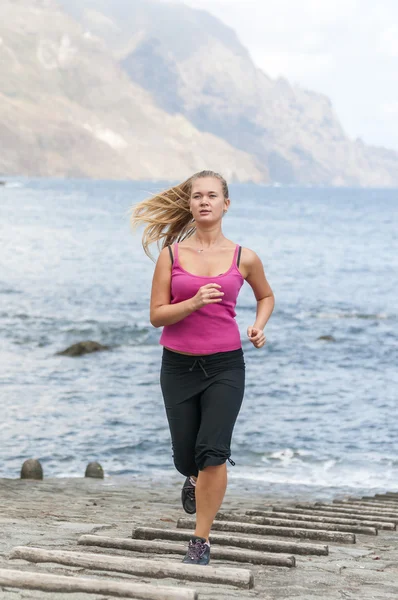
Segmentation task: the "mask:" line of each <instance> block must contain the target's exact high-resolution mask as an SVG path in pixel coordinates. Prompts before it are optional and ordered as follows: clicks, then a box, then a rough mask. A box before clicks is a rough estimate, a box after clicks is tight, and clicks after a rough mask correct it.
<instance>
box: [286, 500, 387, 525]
mask: <svg viewBox="0 0 398 600" xmlns="http://www.w3.org/2000/svg"><path fill="white" fill-rule="evenodd" d="M296 507H297V508H306V509H307V510H308V506H306V505H305V504H296ZM312 509H313V510H317V511H318V510H321V511H322V512H327V513H334V514H341V515H343V514H345V515H348V514H350V515H353V514H355V515H363V516H365V517H366V518H367V519H372V518H374V517H377V518H381V520H383V521H385V520H386V519H388V521H391V522H392V523H398V517H396V516H395V515H392V514H390V513H380V512H378V511H374V510H371V509H370V508H369V509H367V510H361V508H359V507H357V508H356V509H355V507H352V506H350V507H348V506H347V507H346V508H343V507H339V506H329V505H328V504H326V505H318V506H313V507H312Z"/></svg>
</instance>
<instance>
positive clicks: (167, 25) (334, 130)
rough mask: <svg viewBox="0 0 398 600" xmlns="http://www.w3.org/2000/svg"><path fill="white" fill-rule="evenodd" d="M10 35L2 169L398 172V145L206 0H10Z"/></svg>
mask: <svg viewBox="0 0 398 600" xmlns="http://www.w3.org/2000/svg"><path fill="white" fill-rule="evenodd" d="M1 17H3V18H1ZM0 38H1V40H2V43H1V44H0V61H1V63H2V66H3V69H2V73H3V74H4V72H5V69H6V77H5V79H4V77H2V81H1V83H0V91H1V94H2V95H1V99H2V102H1V103H0V141H3V140H5V143H6V144H9V145H10V152H7V153H1V152H0V172H4V173H9V172H13V173H14V172H15V173H16V172H27V170H28V172H31V173H33V172H35V173H37V174H43V175H52V174H55V175H84V176H91V177H130V178H134V179H181V178H182V177H185V176H186V175H187V174H189V173H190V172H193V171H196V170H198V169H201V168H212V169H215V170H220V171H221V172H223V173H224V174H225V175H226V176H227V177H228V178H232V179H235V180H238V181H256V182H265V183H266V182H269V181H277V182H281V183H291V184H315V185H353V186H396V185H398V154H397V153H396V152H393V151H390V150H386V149H383V148H375V147H370V146H366V145H365V144H364V143H363V142H362V141H361V140H355V141H354V140H350V139H349V138H348V137H347V136H346V134H345V133H344V130H343V128H342V127H341V124H340V123H339V120H338V118H337V116H336V115H335V113H334V111H333V107H332V105H331V103H330V101H329V99H328V98H326V97H325V96H323V95H321V94H316V93H314V92H311V91H308V90H304V89H301V88H299V87H297V86H292V85H290V84H289V82H288V81H286V80H285V79H282V78H280V79H276V80H274V79H271V78H270V77H268V76H267V75H266V74H265V73H264V72H262V71H261V70H260V69H258V68H257V67H256V66H255V65H254V63H253V61H252V60H251V57H250V55H249V53H248V51H247V50H246V49H245V48H244V47H243V46H242V44H241V43H240V42H239V39H238V38H237V36H236V34H235V32H234V31H232V30H231V29H230V28H229V27H227V26H225V25H224V24H223V23H222V22H220V21H219V20H218V19H216V18H215V17H213V16H212V15H210V14H209V13H207V12H205V11H201V10H196V9H192V8H190V7H187V6H185V5H183V4H180V3H173V2H165V1H160V0H59V1H58V2H57V3H56V2H55V0H19V1H18V3H16V2H15V1H14V2H12V1H11V0H3V2H2V5H1V8H0ZM11 57H13V58H11ZM15 123H17V126H15V125H14V124H15ZM2 146H3V144H2Z"/></svg>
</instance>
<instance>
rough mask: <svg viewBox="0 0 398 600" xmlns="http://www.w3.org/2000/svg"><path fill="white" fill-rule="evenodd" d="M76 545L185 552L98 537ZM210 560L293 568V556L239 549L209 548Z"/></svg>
mask: <svg viewBox="0 0 398 600" xmlns="http://www.w3.org/2000/svg"><path fill="white" fill-rule="evenodd" d="M78 543H79V544H81V545H84V546H99V547H101V548H118V549H119V550H129V551H132V552H144V553H156V554H160V553H164V554H181V555H184V554H185V553H186V551H187V547H186V544H173V543H170V542H156V541H153V540H133V539H125V538H113V537H106V536H99V535H82V536H81V537H80V538H79V540H78ZM211 559H212V560H213V559H216V560H217V559H220V560H229V561H234V562H242V563H251V564H253V565H273V566H275V567H295V566H296V559H295V557H294V556H289V555H286V556H285V555H282V554H270V553H267V552H258V551H256V550H245V549H239V548H223V547H220V546H214V545H213V544H212V546H211Z"/></svg>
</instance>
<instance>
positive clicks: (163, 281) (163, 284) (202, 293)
mask: <svg viewBox="0 0 398 600" xmlns="http://www.w3.org/2000/svg"><path fill="white" fill-rule="evenodd" d="M220 287H221V286H220V285H218V284H217V283H209V284H208V285H204V286H202V287H201V288H200V289H199V290H198V293H197V294H196V295H195V296H194V297H193V298H189V299H188V300H184V301H183V302H177V303H176V304H170V302H171V294H170V288H171V261H170V254H169V251H168V249H167V248H163V250H162V251H161V253H160V254H159V258H158V261H157V263H156V267H155V272H154V274H153V280H152V291H151V308H150V321H151V324H152V325H153V326H154V327H163V326H164V325H173V324H174V323H178V322H179V321H182V319H185V317H187V316H188V315H190V314H192V313H193V312H195V311H196V310H198V309H199V308H201V307H202V306H205V305H206V304H215V303H217V302H221V300H222V296H223V295H224V294H223V293H222V292H220V291H219V288H220Z"/></svg>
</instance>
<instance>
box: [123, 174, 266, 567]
mask: <svg viewBox="0 0 398 600" xmlns="http://www.w3.org/2000/svg"><path fill="white" fill-rule="evenodd" d="M230 204H231V203H230V199H229V193H228V186H227V183H226V181H225V179H224V178H223V177H222V176H221V175H219V174H218V173H214V172H213V171H202V172H200V173H196V174H195V175H193V176H192V177H190V178H189V179H188V180H187V181H185V182H184V183H183V184H181V185H179V186H176V187H173V188H171V189H169V190H167V191H165V192H163V193H161V194H158V195H155V196H154V197H153V198H150V199H149V200H145V201H143V202H141V203H139V204H138V205H137V206H136V207H135V208H134V209H133V215H132V223H133V225H137V224H139V223H146V224H147V225H146V228H145V230H144V234H143V247H144V250H145V252H146V254H148V256H150V253H149V249H148V247H149V244H151V243H152V242H158V244H159V243H160V242H162V247H163V249H162V251H161V252H160V255H159V258H158V261H157V264H156V268H155V272H154V276H153V282H152V293H151V306H150V320H151V323H152V325H153V326H154V327H163V332H162V335H161V338H160V343H161V344H162V345H163V347H164V348H163V358H162V366H161V376H160V383H161V388H162V394H163V398H164V403H165V408H166V414H167V419H168V422H169V427H170V433H171V439H172V446H173V458H174V463H175V466H176V468H177V470H178V471H179V472H180V473H181V474H182V475H184V476H185V477H186V479H185V482H184V485H183V488H182V492H181V498H182V504H183V508H184V510H185V511H186V512H188V513H189V514H193V513H195V512H196V513H197V514H196V529H195V533H194V535H193V536H192V539H191V540H190V542H189V545H188V551H187V554H186V556H185V558H184V560H183V562H185V563H191V564H208V563H209V560H210V543H209V534H210V529H211V526H212V524H213V520H214V518H215V516H216V514H217V511H218V510H219V508H220V506H221V503H222V501H223V498H224V494H225V491H226V487H227V468H226V461H227V460H229V461H230V462H231V464H235V463H233V461H231V460H230V455H231V450H230V443H231V437H232V432H233V428H234V425H235V422H236V419H237V416H238V413H239V410H240V407H241V404H242V400H243V393H244V384H245V364H244V359H243V351H242V344H241V338H240V334H239V329H238V326H237V323H236V321H235V305H236V301H237V297H238V293H239V290H240V288H241V286H242V284H243V282H244V280H246V281H247V282H248V283H249V285H250V286H251V287H252V289H253V292H254V296H255V298H256V300H257V314H256V319H255V321H254V324H253V325H250V326H249V327H248V329H247V335H248V337H249V339H250V341H251V343H252V344H253V346H254V347H255V348H262V347H263V346H264V344H265V336H264V333H263V329H264V327H265V325H266V323H267V321H268V319H269V318H270V316H271V313H272V311H273V309H274V295H273V293H272V290H271V288H270V286H269V284H268V282H267V280H266V277H265V274H264V269H263V266H262V263H261V261H260V259H259V258H258V256H257V255H256V254H255V253H254V252H253V251H251V250H249V249H248V248H241V247H240V246H238V245H237V244H235V243H233V242H232V241H231V240H228V239H227V238H226V237H225V236H224V235H223V233H222V228H221V224H222V219H223V216H224V215H225V214H226V213H227V212H228V210H229V208H230Z"/></svg>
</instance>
